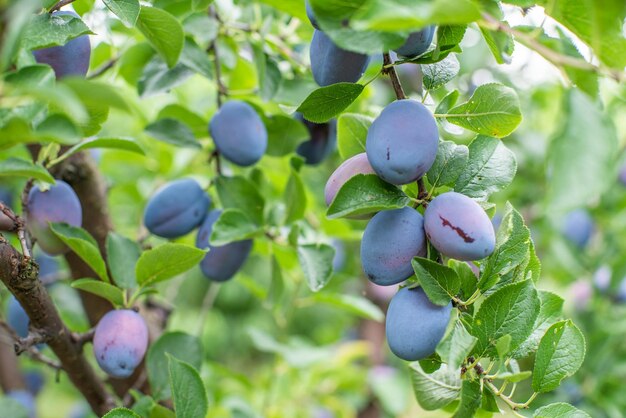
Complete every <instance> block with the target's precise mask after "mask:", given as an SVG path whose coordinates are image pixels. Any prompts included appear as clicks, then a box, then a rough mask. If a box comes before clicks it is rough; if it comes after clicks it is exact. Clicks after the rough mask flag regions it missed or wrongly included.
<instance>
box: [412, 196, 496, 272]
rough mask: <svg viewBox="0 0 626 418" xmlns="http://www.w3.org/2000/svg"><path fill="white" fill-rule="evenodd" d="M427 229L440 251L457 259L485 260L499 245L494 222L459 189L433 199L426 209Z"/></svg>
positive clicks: (432, 242)
mask: <svg viewBox="0 0 626 418" xmlns="http://www.w3.org/2000/svg"><path fill="white" fill-rule="evenodd" d="M424 229H425V230H426V236H427V237H428V240H429V241H430V243H431V244H432V245H433V246H434V247H435V248H436V249H437V250H439V251H440V252H441V253H442V254H444V255H446V256H448V257H451V258H455V259H457V260H463V261H473V260H480V259H483V258H485V257H487V256H488V255H489V254H491V253H492V252H493V250H494V248H495V245H496V234H495V231H494V230H493V225H492V224H491V221H490V219H489V216H487V214H486V213H485V211H484V210H483V208H481V207H480V205H479V204H478V203H476V202H475V201H474V200H472V199H470V198H469V197H467V196H465V195H463V194H460V193H456V192H447V193H443V194H441V195H439V196H437V197H436V198H435V199H433V201H432V202H430V204H429V205H428V207H427V208H426V211H425V212H424Z"/></svg>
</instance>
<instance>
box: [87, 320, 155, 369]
mask: <svg viewBox="0 0 626 418" xmlns="http://www.w3.org/2000/svg"><path fill="white" fill-rule="evenodd" d="M147 349H148V327H147V326H146V322H145V321H144V320H143V318H142V317H141V315H139V314H138V313H137V312H135V311H131V310H129V309H121V310H116V311H109V312H108V313H107V314H106V315H104V316H103V317H102V319H100V322H98V325H97V326H96V332H95V334H94V336H93V351H94V354H95V356H96V360H97V362H98V365H100V368H101V369H102V370H104V371H105V372H106V373H107V374H109V376H113V377H116V378H126V377H128V376H130V375H131V374H133V371H135V368H136V367H137V366H138V365H139V363H141V360H143V356H144V355H145V354H146V350H147Z"/></svg>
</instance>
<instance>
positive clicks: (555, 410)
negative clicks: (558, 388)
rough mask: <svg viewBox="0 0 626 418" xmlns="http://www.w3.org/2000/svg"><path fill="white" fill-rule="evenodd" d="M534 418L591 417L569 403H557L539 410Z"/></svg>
mask: <svg viewBox="0 0 626 418" xmlns="http://www.w3.org/2000/svg"><path fill="white" fill-rule="evenodd" d="M533 418H591V415H589V414H588V413H586V412H585V411H581V410H580V409H578V408H576V407H574V406H572V405H570V404H568V403H565V402H557V403H552V404H550V405H546V406H542V407H541V408H539V409H537V410H536V411H535V413H534V415H533Z"/></svg>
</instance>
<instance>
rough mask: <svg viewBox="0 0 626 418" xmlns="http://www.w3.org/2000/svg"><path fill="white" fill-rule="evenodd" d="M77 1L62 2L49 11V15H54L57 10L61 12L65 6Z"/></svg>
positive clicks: (64, 0) (66, 0)
mask: <svg viewBox="0 0 626 418" xmlns="http://www.w3.org/2000/svg"><path fill="white" fill-rule="evenodd" d="M75 1H76V0H60V1H59V2H57V3H56V4H55V5H54V6H52V7H51V8H50V9H49V10H48V13H54V12H56V11H57V10H60V9H61V8H62V7H63V6H67V5H68V4H70V3H74V2H75Z"/></svg>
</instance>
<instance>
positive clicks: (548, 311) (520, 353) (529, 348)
mask: <svg viewBox="0 0 626 418" xmlns="http://www.w3.org/2000/svg"><path fill="white" fill-rule="evenodd" d="M539 300H540V301H541V308H540V309H539V316H537V319H536V320H535V325H534V327H533V333H532V334H531V335H530V337H528V338H527V339H526V341H524V342H523V343H522V345H520V346H519V348H518V349H517V350H516V351H515V352H514V353H513V357H514V358H523V357H527V356H528V355H529V354H530V353H532V352H534V351H536V350H537V348H538V347H539V341H540V340H541V338H542V337H543V335H544V334H545V333H546V331H547V329H548V328H549V327H550V326H552V324H554V323H555V322H557V321H558V320H559V318H560V317H561V312H562V310H563V298H561V297H560V296H558V295H555V294H554V293H552V292H547V291H545V290H540V291H539Z"/></svg>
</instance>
